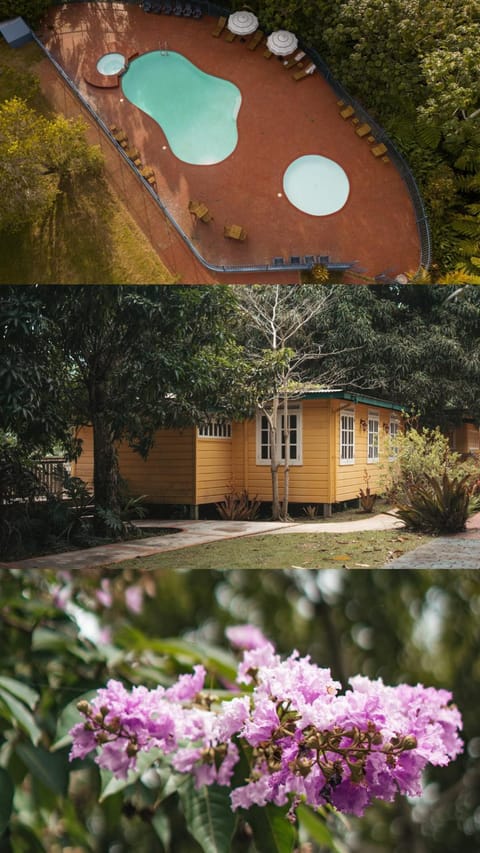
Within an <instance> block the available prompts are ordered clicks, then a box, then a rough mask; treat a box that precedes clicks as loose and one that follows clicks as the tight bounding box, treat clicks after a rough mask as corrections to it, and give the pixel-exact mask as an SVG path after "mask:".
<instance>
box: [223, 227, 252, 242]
mask: <svg viewBox="0 0 480 853" xmlns="http://www.w3.org/2000/svg"><path fill="white" fill-rule="evenodd" d="M223 236H224V237H230V239H231V240H241V241H242V242H243V241H244V240H245V239H246V237H247V232H246V231H245V229H244V228H242V226H241V225H225V226H224V229H223Z"/></svg>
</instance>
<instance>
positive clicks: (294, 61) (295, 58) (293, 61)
mask: <svg viewBox="0 0 480 853" xmlns="http://www.w3.org/2000/svg"><path fill="white" fill-rule="evenodd" d="M305 56H306V53H305V51H304V50H300V51H299V52H298V53H296V54H295V55H294V56H291V57H290V59H287V61H286V62H284V63H283V64H284V66H285V68H293V66H294V65H298V63H299V62H301V61H302V59H304V57H305Z"/></svg>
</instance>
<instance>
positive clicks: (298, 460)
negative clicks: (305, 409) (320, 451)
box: [257, 407, 302, 465]
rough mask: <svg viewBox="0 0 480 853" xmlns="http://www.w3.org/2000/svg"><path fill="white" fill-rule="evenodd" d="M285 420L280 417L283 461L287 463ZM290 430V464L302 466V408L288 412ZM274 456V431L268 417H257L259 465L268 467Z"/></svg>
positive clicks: (280, 415)
mask: <svg viewBox="0 0 480 853" xmlns="http://www.w3.org/2000/svg"><path fill="white" fill-rule="evenodd" d="M284 427H285V418H284V415H283V413H282V414H279V416H278V430H279V434H280V440H281V456H280V458H281V461H282V462H284V461H285V438H284V434H283V433H284ZM288 429H289V431H290V440H289V444H290V454H289V455H290V464H291V465H301V464H302V411H301V409H300V407H298V408H290V409H289V411H288ZM271 455H272V431H271V429H270V424H269V422H268V418H267V416H266V415H262V414H260V413H259V414H258V416H257V465H267V464H268V463H269V462H270V459H271Z"/></svg>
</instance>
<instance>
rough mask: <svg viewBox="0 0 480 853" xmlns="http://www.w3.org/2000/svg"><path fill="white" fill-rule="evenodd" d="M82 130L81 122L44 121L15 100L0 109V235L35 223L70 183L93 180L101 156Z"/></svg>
mask: <svg viewBox="0 0 480 853" xmlns="http://www.w3.org/2000/svg"><path fill="white" fill-rule="evenodd" d="M84 130H85V125H84V123H83V122H82V121H81V120H77V121H71V120H69V119H66V118H64V117H63V116H56V117H55V118H53V119H47V118H45V117H44V116H42V115H40V114H38V113H36V112H35V111H34V110H33V109H31V108H30V107H29V106H27V104H26V103H25V101H22V100H21V99H20V98H16V97H15V98H12V99H11V100H7V101H4V102H3V103H2V104H0V193H1V196H2V208H1V211H0V229H2V230H5V229H7V230H12V231H15V230H19V229H22V228H23V227H24V226H25V225H28V224H32V223H34V222H37V221H38V220H39V219H41V218H43V217H45V216H46V214H47V213H48V211H50V210H51V208H52V207H53V206H54V204H55V200H56V198H57V196H59V195H61V194H63V193H68V192H70V191H72V189H73V188H74V185H75V181H76V179H78V178H79V177H81V178H84V177H85V176H86V175H89V174H98V172H99V170H100V168H101V163H102V156H101V153H100V150H99V149H98V148H97V147H95V146H90V145H88V144H87V142H86V140H85V138H84V135H83V134H84Z"/></svg>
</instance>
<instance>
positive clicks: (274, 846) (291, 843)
mask: <svg viewBox="0 0 480 853" xmlns="http://www.w3.org/2000/svg"><path fill="white" fill-rule="evenodd" d="M287 811H288V809H287V808H279V807H278V806H273V805H271V804H269V805H267V806H262V807H260V806H252V808H250V809H249V810H248V812H246V813H245V819H246V820H247V822H248V823H249V824H250V826H251V828H252V830H253V837H254V839H255V847H256V848H257V850H259V851H261V853H292V851H293V849H294V847H295V842H296V839H297V832H296V830H295V828H294V827H293V826H292V824H291V823H290V821H289V820H288V818H287Z"/></svg>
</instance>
